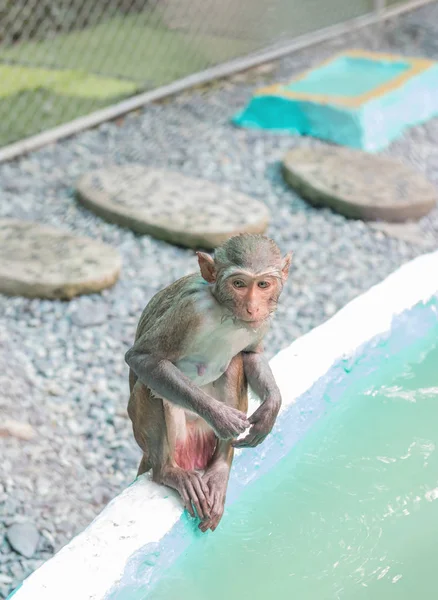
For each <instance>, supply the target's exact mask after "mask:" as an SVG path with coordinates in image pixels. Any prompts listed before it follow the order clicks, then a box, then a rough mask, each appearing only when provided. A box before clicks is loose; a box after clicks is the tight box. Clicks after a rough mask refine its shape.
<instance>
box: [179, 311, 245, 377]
mask: <svg viewBox="0 0 438 600" xmlns="http://www.w3.org/2000/svg"><path fill="white" fill-rule="evenodd" d="M256 337H257V334H256V332H253V331H248V330H246V329H242V328H237V327H235V326H234V324H232V323H230V324H223V325H222V327H217V328H214V327H211V328H208V327H205V328H204V329H203V330H202V331H200V332H199V333H198V335H197V336H196V337H195V338H194V339H193V340H192V342H191V344H190V345H189V347H188V348H187V351H186V353H185V356H184V357H182V358H181V359H180V360H179V361H178V362H177V363H176V366H177V367H178V368H179V369H180V370H181V371H182V372H183V373H184V374H185V375H186V376H187V377H189V379H191V380H192V381H193V382H194V383H196V384H197V385H199V386H203V385H207V384H209V383H211V382H213V381H216V380H217V379H219V377H220V376H221V375H222V374H223V373H225V371H226V370H227V368H228V365H229V364H230V362H231V360H232V358H234V356H236V354H238V353H239V352H242V350H244V349H245V348H247V347H248V346H249V345H250V344H252V343H254V341H255V340H256Z"/></svg>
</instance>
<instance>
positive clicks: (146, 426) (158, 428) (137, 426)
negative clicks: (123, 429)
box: [128, 381, 210, 519]
mask: <svg viewBox="0 0 438 600" xmlns="http://www.w3.org/2000/svg"><path fill="white" fill-rule="evenodd" d="M128 415H129V417H130V418H131V421H132V427H133V431H134V437H135V439H136V441H137V443H138V445H139V446H140V448H141V449H142V451H143V458H142V460H141V463H140V467H139V473H140V471H142V472H145V471H146V470H149V469H151V468H152V478H153V480H154V481H156V482H157V483H161V484H163V485H167V486H169V487H171V488H173V489H175V490H176V491H177V492H178V493H179V494H180V496H181V498H182V500H183V502H184V505H185V508H186V509H187V510H188V511H189V513H190V514H191V515H192V516H193V517H194V516H195V513H194V511H193V506H192V504H193V505H194V506H195V508H196V510H197V513H198V515H199V517H200V518H201V519H204V518H206V517H207V516H208V515H209V514H210V509H209V502H208V488H207V486H206V484H204V482H203V481H202V477H201V474H200V473H198V472H196V471H194V470H190V471H188V470H184V469H182V468H181V467H180V466H178V464H177V463H176V461H175V448H176V442H177V439H178V435H184V434H185V430H183V429H182V428H183V427H185V413H184V411H183V410H181V409H175V407H173V406H172V405H170V404H169V403H167V402H165V401H163V400H162V399H160V398H157V397H155V396H153V395H152V394H151V392H150V390H149V389H148V388H147V387H146V386H144V385H143V384H142V383H141V382H140V381H137V383H136V384H135V385H134V388H133V391H132V394H131V397H130V399H129V404H128Z"/></svg>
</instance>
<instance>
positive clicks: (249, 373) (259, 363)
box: [233, 347, 281, 448]
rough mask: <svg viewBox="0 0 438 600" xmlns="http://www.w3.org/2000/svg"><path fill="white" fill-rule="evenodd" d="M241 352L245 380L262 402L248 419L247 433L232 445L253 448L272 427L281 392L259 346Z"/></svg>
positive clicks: (279, 405) (279, 403)
mask: <svg viewBox="0 0 438 600" xmlns="http://www.w3.org/2000/svg"><path fill="white" fill-rule="evenodd" d="M242 354H243V370H244V372H245V376H246V378H247V381H248V383H249V385H250V387H251V388H252V389H253V390H254V392H255V393H256V394H257V396H258V397H259V398H260V400H261V402H262V403H261V405H260V407H259V408H258V409H257V410H256V411H255V412H254V413H253V414H252V415H251V416H250V417H249V419H248V420H249V422H250V423H251V429H250V430H249V432H248V435H246V436H245V437H244V438H242V439H241V440H236V441H235V442H233V446H234V447H235V448H254V447H255V446H258V445H259V444H261V443H262V442H263V441H264V439H265V438H266V437H267V436H268V434H269V433H270V432H271V430H272V428H273V427H274V424H275V421H276V419H277V415H278V412H279V410H280V407H281V394H280V390H279V389H278V386H277V383H276V382H275V379H274V375H273V373H272V371H271V367H270V366H269V363H268V360H267V359H266V357H265V356H264V354H262V352H261V347H258V348H256V349H255V350H254V351H247V352H243V353H242Z"/></svg>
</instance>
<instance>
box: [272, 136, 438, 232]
mask: <svg viewBox="0 0 438 600" xmlns="http://www.w3.org/2000/svg"><path fill="white" fill-rule="evenodd" d="M283 174H284V177H285V179H286V181H287V182H288V183H289V184H290V185H291V186H292V187H293V188H294V189H295V190H296V191H297V192H298V193H299V194H300V195H301V196H303V198H305V199H306V200H308V201H309V202H310V203H311V204H313V205H314V206H326V207H329V208H331V209H333V210H334V211H336V212H339V213H341V214H343V215H345V216H346V217H352V218H359V219H363V220H365V221H380V220H382V221H389V222H404V221H408V220H412V219H420V218H421V217H423V216H424V215H426V214H427V213H428V212H430V211H431V210H432V209H433V208H434V207H435V206H436V201H437V190H436V188H435V187H434V186H433V185H432V184H431V183H430V182H429V181H427V180H426V179H425V178H424V177H423V176H422V175H421V174H420V173H417V172H416V171H415V170H414V169H412V168H411V167H409V166H408V165H405V164H403V163H401V162H399V161H397V160H394V159H390V158H387V157H386V156H381V155H375V154H367V153H366V152H362V151H360V150H352V149H350V148H339V147H337V146H321V147H316V148H296V149H294V150H291V151H290V152H288V153H287V154H286V156H285V158H284V160H283Z"/></svg>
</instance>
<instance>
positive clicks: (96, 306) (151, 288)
mask: <svg viewBox="0 0 438 600" xmlns="http://www.w3.org/2000/svg"><path fill="white" fill-rule="evenodd" d="M437 40H438V6H437V5H436V4H434V5H431V6H429V7H426V8H423V9H421V10H418V11H416V12H415V13H411V14H409V15H408V16H405V17H403V18H401V19H399V20H396V21H393V22H392V23H390V24H387V25H385V26H375V27H370V28H368V29H366V30H362V31H361V32H359V33H354V34H351V35H350V36H345V37H341V38H338V39H337V40H335V41H332V42H330V43H325V44H323V45H319V46H317V47H313V48H311V49H309V50H306V51H303V52H301V53H299V54H293V55H291V56H289V57H286V58H284V59H283V60H282V61H280V63H279V64H278V68H277V70H276V72H275V73H273V74H272V75H271V76H270V77H273V78H274V79H279V78H282V77H285V76H288V75H291V74H293V73H295V72H296V71H298V70H301V69H302V68H304V67H308V66H309V65H311V64H314V63H315V62H317V61H320V60H321V59H323V58H325V57H326V56H328V55H330V54H331V53H332V52H333V51H338V50H339V49H341V48H344V47H346V48H347V47H351V46H353V47H363V48H367V49H373V50H396V51H401V52H404V53H406V54H413V55H419V54H423V55H426V56H429V57H435V58H438V41H437ZM264 78H265V81H266V80H269V77H268V76H266V74H265V75H264ZM260 83H261V80H258V81H256V80H255V79H252V78H251V77H249V78H248V77H242V76H238V77H234V78H231V79H230V80H228V81H227V82H222V83H220V84H216V85H214V86H212V87H211V88H210V89H207V90H204V91H200V90H197V91H195V92H191V93H185V94H183V95H181V96H179V97H178V98H176V99H174V100H172V101H167V102H164V103H161V104H155V105H150V106H147V107H146V108H145V109H144V110H143V111H141V112H139V113H137V114H133V115H130V116H128V117H127V118H126V119H124V120H123V122H119V123H113V124H105V125H102V126H101V127H100V128H98V129H96V130H93V131H89V132H85V133H83V134H81V135H79V136H77V137H75V138H74V139H71V140H68V141H65V142H62V143H59V144H57V145H56V146H52V147H48V148H45V149H42V150H41V151H38V152H35V153H33V154H32V155H30V156H28V157H26V158H23V159H22V160H19V161H16V162H13V163H9V164H5V165H2V166H0V190H1V197H2V203H1V206H0V215H1V216H10V217H16V218H23V219H34V220H38V221H40V222H42V223H46V224H50V225H54V226H59V227H64V228H67V229H68V230H70V231H72V232H77V233H78V234H85V235H89V236H90V237H92V238H96V239H100V240H102V241H105V242H107V243H109V244H111V245H113V246H114V247H116V248H118V249H119V250H120V252H121V254H122V256H123V260H124V268H123V271H122V275H121V279H120V281H119V282H118V283H117V285H116V286H115V287H114V288H113V289H111V290H107V291H105V292H104V293H103V294H102V295H95V296H90V297H81V298H78V299H76V300H73V301H72V302H70V303H63V302H50V301H35V300H34V301H31V300H26V299H21V298H17V299H10V298H5V297H1V296H0V385H1V389H2V395H1V397H0V411H2V410H3V411H4V412H6V414H7V416H8V417H10V418H14V419H17V420H18V421H21V422H27V423H30V424H31V425H32V426H33V428H34V430H35V431H36V437H35V438H34V439H33V440H31V441H24V440H20V439H16V438H14V437H5V438H0V444H1V453H2V461H1V466H0V598H1V597H5V596H6V595H7V593H8V591H9V590H10V589H12V588H13V587H14V586H15V585H17V584H18V583H19V582H20V581H21V580H22V579H23V578H24V577H25V576H27V575H28V574H29V573H30V572H31V571H32V570H34V569H35V568H36V567H37V566H38V565H39V564H41V562H42V561H44V560H45V559H47V558H48V557H50V556H51V554H52V553H53V552H54V551H56V550H58V549H59V548H60V547H61V546H62V545H63V544H65V543H66V542H67V541H68V540H69V539H70V538H71V537H72V536H73V535H74V534H76V533H77V532H79V531H80V530H81V529H82V528H83V527H84V526H86V525H87V524H88V523H89V522H90V521H91V520H92V518H93V517H94V516H95V515H96V514H97V513H98V512H99V511H100V510H101V509H102V508H103V507H104V505H105V504H106V503H107V502H108V500H109V499H110V498H112V497H113V496H114V495H116V494H117V493H118V492H119V491H120V490H121V489H122V488H123V487H124V486H125V485H126V484H128V483H129V482H130V481H131V480H132V478H133V477H134V475H135V471H136V467H137V463H138V459H139V451H138V450H137V449H136V446H135V444H134V442H133V439H132V433H131V428H130V424H129V422H128V420H127V418H126V412H125V411H126V403H127V399H128V384H127V368H126V366H125V364H124V360H123V356H124V353H125V351H126V350H127V348H128V347H129V345H130V344H131V342H132V340H133V336H134V331H135V326H136V322H137V319H138V317H139V314H140V312H141V310H142V308H143V307H144V305H145V304H146V303H147V302H148V300H149V299H150V298H151V296H152V295H153V294H154V293H155V292H156V291H157V290H158V289H160V288H162V287H163V286H165V285H167V284H168V283H170V282H171V281H172V280H174V279H176V278H178V277H180V276H182V275H183V274H186V273H188V272H190V271H192V270H193V269H194V268H195V266H196V260H195V256H194V253H193V252H192V251H189V250H184V249H181V248H175V247H172V246H170V245H168V244H165V243H162V242H159V241H156V240H153V239H151V238H150V237H147V236H144V237H140V236H136V235H134V234H132V233H131V232H130V231H127V230H122V229H120V228H118V227H116V226H113V225H109V224H107V223H104V222H103V221H102V220H100V219H99V218H97V217H95V216H93V215H92V214H91V213H89V212H87V211H86V210H85V209H83V208H82V207H81V206H79V205H78V204H77V203H76V201H75V199H74V195H73V186H74V183H75V181H76V179H77V177H78V176H79V175H81V174H82V173H84V172H86V171H87V170H89V169H92V168H96V167H101V166H105V165H108V164H110V163H111V162H112V161H116V162H117V163H120V164H126V163H129V162H132V161H141V162H144V163H146V164H151V165H156V166H166V167H168V168H171V169H176V170H179V171H181V172H183V173H186V174H189V175H194V176H198V177H204V178H205V179H209V180H211V181H215V182H219V183H224V182H226V183H228V184H230V185H231V186H233V187H234V188H235V189H236V190H239V191H241V192H244V193H248V194H252V195H253V196H254V197H256V198H259V199H262V200H263V201H264V202H266V203H267V204H268V205H269V207H270V208H271V210H272V214H273V222H272V225H271V227H270V230H269V234H270V235H271V236H272V237H274V238H275V239H276V240H277V241H278V243H279V245H280V246H281V247H282V249H283V250H284V251H286V250H289V249H292V250H294V252H295V263H294V268H293V270H292V274H291V283H290V285H289V286H288V288H287V290H286V291H285V293H284V297H283V302H282V304H281V307H280V309H279V312H278V318H277V320H276V321H275V324H274V325H273V328H272V332H271V334H270V336H269V340H268V343H267V347H268V353H269V355H270V356H272V355H273V354H274V353H275V352H277V351H278V350H279V349H280V348H282V347H284V346H285V345H287V344H289V343H290V342H292V341H293V339H294V338H295V337H297V336H299V335H301V334H303V333H305V332H307V331H309V330H310V329H311V328H313V327H315V326H316V325H318V324H320V323H321V322H323V321H324V320H325V319H327V318H328V317H329V316H331V315H332V314H333V313H334V312H335V311H336V310H338V309H339V308H340V307H342V306H343V305H344V304H345V303H346V302H348V301H349V300H351V299H352V298H353V297H355V296H356V295H357V294H359V293H360V292H363V291H365V290H366V289H368V288H369V287H370V286H371V285H373V284H375V283H377V282H379V281H380V280H381V279H383V278H384V277H385V276H386V275H388V274H389V273H390V272H391V271H393V270H394V269H395V268H397V267H398V266H399V265H401V264H402V263H404V262H406V261H408V260H410V259H412V258H413V257H415V256H417V255H419V254H421V253H422V252H424V251H427V250H431V249H434V248H436V246H437V241H438V211H434V212H433V213H432V214H431V215H430V216H428V217H427V218H425V219H423V220H422V222H421V228H422V230H423V231H424V233H425V234H429V236H430V237H429V239H430V241H429V242H426V243H425V244H420V243H418V244H411V243H407V242H403V241H400V240H396V239H390V238H387V237H385V236H384V235H383V234H382V233H380V232H376V231H374V230H372V229H371V228H370V227H368V226H367V225H366V224H364V223H362V222H359V221H356V222H354V221H347V220H346V219H344V218H343V217H341V216H338V215H335V214H332V213H331V212H329V211H326V210H315V209H313V208H310V207H309V206H308V205H307V204H306V203H305V202H304V201H303V200H301V199H300V198H299V197H297V196H296V195H294V193H293V192H291V191H290V190H289V189H287V188H286V186H285V184H284V183H283V181H282V178H281V176H280V170H279V166H278V161H279V160H280V159H281V158H282V156H283V155H284V153H285V151H286V150H287V149H289V148H290V147H291V146H293V145H296V144H303V145H306V144H317V143H318V142H316V141H314V140H313V141H312V140H306V139H293V138H289V137H287V136H282V135H272V134H268V133H263V132H252V131H243V130H238V129H234V128H233V127H231V126H230V125H229V122H228V119H229V117H230V116H231V115H232V114H234V112H235V111H236V110H238V109H239V108H241V107H242V106H243V105H244V104H245V102H246V101H247V100H248V98H249V94H250V92H251V91H252V89H253V88H254V87H256V86H257V85H260ZM388 153H389V154H391V155H393V156H398V157H401V158H403V159H405V160H407V161H408V162H410V163H412V164H413V165H414V166H416V167H417V168H418V169H419V170H420V171H422V172H424V173H426V174H427V175H428V177H429V179H430V180H431V181H433V182H435V183H437V184H438V119H435V120H432V121H430V122H429V123H427V124H426V125H423V126H421V127H416V128H413V129H411V130H410V131H409V132H408V133H407V134H406V135H405V136H404V137H403V138H401V139H400V140H399V141H397V142H395V143H394V144H392V146H391V147H390V148H389V150H388ZM17 522H25V523H27V526H26V527H27V532H26V527H25V528H24V533H23V530H22V532H21V534H20V535H21V536H22V537H23V536H24V537H26V536H27V537H28V540H27V541H29V540H31V539H32V535H33V534H34V533H35V531H34V528H35V527H36V529H37V530H38V532H39V543H38V547H37V549H36V551H35V552H34V553H33V555H32V556H31V557H29V558H26V557H24V556H22V555H20V554H18V553H16V552H14V551H13V550H12V549H11V547H10V545H9V543H8V541H7V539H6V532H7V530H8V527H10V526H11V525H12V524H14V523H17ZM22 541H23V540H22ZM31 553H32V550H30V551H29V552H27V554H31Z"/></svg>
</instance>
